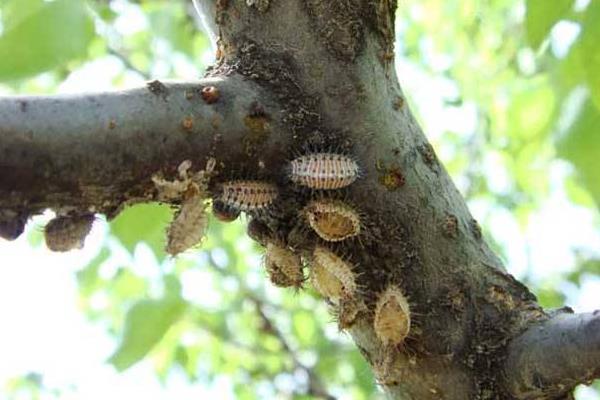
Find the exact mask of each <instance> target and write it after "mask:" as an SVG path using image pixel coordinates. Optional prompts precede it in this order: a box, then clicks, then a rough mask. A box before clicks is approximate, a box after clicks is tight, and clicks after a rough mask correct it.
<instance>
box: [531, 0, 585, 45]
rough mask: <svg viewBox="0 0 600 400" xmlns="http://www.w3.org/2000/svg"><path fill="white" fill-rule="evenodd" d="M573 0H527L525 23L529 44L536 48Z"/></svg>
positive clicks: (563, 15)
mask: <svg viewBox="0 0 600 400" xmlns="http://www.w3.org/2000/svg"><path fill="white" fill-rule="evenodd" d="M574 3H575V0H552V1H548V0H527V11H526V14H525V25H526V27H527V39H528V41H529V44H530V45H531V46H532V47H534V48H538V47H539V46H540V44H541V43H542V41H543V40H544V39H545V38H546V36H548V34H549V33H550V30H551V29H552V27H553V26H554V24H556V23H557V22H558V21H559V20H560V19H561V18H564V17H565V16H566V14H567V13H568V12H569V11H570V10H571V8H572V7H573V4H574Z"/></svg>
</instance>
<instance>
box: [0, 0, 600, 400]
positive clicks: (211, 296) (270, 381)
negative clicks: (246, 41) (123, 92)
mask: <svg viewBox="0 0 600 400" xmlns="http://www.w3.org/2000/svg"><path fill="white" fill-rule="evenodd" d="M400 3H401V6H400V8H399V10H398V12H397V44H396V48H397V57H396V68H397V72H398V76H399V79H400V81H401V83H402V85H403V87H404V90H405V92H406V93H407V96H408V101H409V104H410V106H411V108H412V109H413V111H414V112H415V113H416V114H417V116H418V119H419V121H420V123H421V124H422V126H423V129H424V131H425V132H426V134H427V136H428V137H429V139H430V140H431V142H432V144H433V145H434V147H435V149H436V151H437V152H438V155H439V157H440V159H441V160H442V161H443V162H444V164H445V165H446V167H447V169H448V170H449V172H450V174H451V175H452V177H453V178H454V180H455V182H456V184H457V186H458V187H459V189H460V191H461V192H462V193H463V194H464V196H465V197H466V199H467V200H468V203H469V206H470V208H471V210H472V212H473V214H474V216H475V217H476V218H477V219H478V220H479V221H480V223H481V225H482V226H483V228H484V232H485V236H486V238H487V239H488V240H489V241H490V242H491V243H492V245H493V247H494V248H495V250H496V251H497V252H498V253H499V254H500V255H501V257H502V258H503V260H504V261H505V262H506V265H507V268H508V269H509V271H510V272H511V273H512V274H514V275H515V276H516V277H517V278H519V279H521V280H523V281H524V282H526V283H527V284H528V285H530V287H531V288H532V290H533V291H534V292H535V294H536V295H537V296H538V298H539V300H540V302H541V303H542V304H543V305H544V306H545V307H562V306H565V305H567V306H571V307H573V308H574V309H575V310H576V311H591V310H594V309H596V308H598V307H599V306H600V218H599V217H600V214H599V213H598V207H599V205H600V168H599V167H598V165H597V164H598V162H599V161H600V1H598V0H591V1H590V0H588V1H580V0H552V1H548V0H526V1H525V0H485V1H481V0H401V1H400ZM290 29H293V27H290ZM211 46H212V45H211V42H210V40H209V38H208V37H207V35H206V34H204V33H203V32H202V29H201V23H200V20H199V18H198V17H197V15H196V14H195V11H194V8H193V6H192V4H191V1H189V0H163V1H159V0H139V1H134V0H54V1H46V0H0V94H3V95H9V94H15V93H28V94H53V93H75V92H84V91H91V90H93V91H98V90H109V89H114V88H126V87H132V86H137V85H142V84H144V82H145V81H146V80H148V79H151V78H160V79H166V78H177V79H194V78H198V77H200V76H202V74H203V70H204V68H206V66H207V65H209V64H210V62H211V61H212V60H213V54H214V50H213V49H212V48H211ZM0 123H1V121H0ZM171 214H172V211H171V210H170V209H169V208H168V207H166V206H161V205H154V204H150V205H139V206H135V207H131V208H129V209H127V210H126V211H125V212H123V213H122V214H121V215H119V216H118V217H117V218H116V219H115V220H113V221H111V222H107V221H106V220H105V219H104V218H103V217H101V216H99V217H98V219H97V221H96V222H95V224H94V228H93V231H92V234H91V235H90V236H89V237H88V239H87V241H86V245H85V248H84V249H82V250H76V251H72V252H70V253H66V254H54V253H50V252H49V251H48V250H47V249H46V248H45V244H44V241H43V227H44V224H45V223H46V222H47V221H49V220H50V219H51V218H52V215H53V214H52V212H51V211H48V212H47V213H45V214H44V215H42V216H38V217H35V218H34V219H33V220H31V221H30V223H29V224H28V226H27V230H26V233H25V235H23V236H22V237H21V238H20V239H18V240H16V241H15V242H10V243H9V242H5V241H0V398H6V399H59V398H60V399H86V400H88V399H103V400H104V399H107V398H111V399H125V398H144V399H146V400H154V399H192V398H193V399H198V398H215V399H217V398H218V399H292V398H293V399H312V398H316V397H315V396H316V395H318V393H329V394H331V395H333V396H336V397H338V398H340V399H379V398H382V395H381V393H380V391H379V389H378V388H377V386H376V385H375V384H374V383H373V376H372V374H371V372H370V370H369V368H368V366H367V364H366V363H365V362H364V361H363V360H362V358H361V356H360V355H359V354H358V352H357V351H356V349H355V348H354V347H353V346H352V343H351V341H350V339H349V338H348V336H347V335H346V334H344V333H342V332H338V330H337V327H336V324H335V323H333V322H332V320H333V318H332V317H331V316H330V314H329V313H328V310H327V307H326V305H325V304H324V303H323V301H322V300H321V299H319V298H318V296H316V295H315V294H314V292H313V291H311V290H310V289H309V290H304V291H301V292H294V291H290V290H282V289H278V288H275V287H273V286H272V285H271V284H269V283H268V281H267V279H266V277H265V272H264V270H263V268H262V267H261V257H262V254H261V249H260V248H259V247H258V246H257V245H256V244H254V243H253V242H252V241H251V240H250V239H249V238H248V237H247V236H246V235H245V224H246V222H247V221H246V220H244V218H242V219H241V220H239V221H237V222H235V223H231V224H222V223H219V222H217V221H214V220H213V221H211V223H210V230H209V234H208V237H207V238H206V239H205V241H204V242H203V243H202V244H201V245H199V246H198V248H197V249H195V250H191V251H188V252H186V253H185V254H183V255H182V256H180V257H178V258H176V259H173V258H170V257H167V256H166V254H165V252H164V250H163V247H164V230H165V226H166V224H167V223H168V222H169V220H170V218H171ZM594 387H595V388H596V389H594ZM599 389H600V385H598V384H597V383H596V384H595V385H593V386H590V387H584V386H582V387H580V388H578V390H577V396H576V397H577V399H579V400H584V399H585V400H591V399H600V395H599V392H598V390H599Z"/></svg>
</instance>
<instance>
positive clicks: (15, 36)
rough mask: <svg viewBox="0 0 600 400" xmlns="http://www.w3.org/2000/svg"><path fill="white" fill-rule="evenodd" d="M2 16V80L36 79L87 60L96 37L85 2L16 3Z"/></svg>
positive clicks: (30, 1)
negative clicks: (86, 57)
mask: <svg viewBox="0 0 600 400" xmlns="http://www.w3.org/2000/svg"><path fill="white" fill-rule="evenodd" d="M17 3H18V6H17ZM23 3H27V4H23ZM6 13H8V14H7V15H4V14H6ZM3 15H4V17H3V23H5V24H4V31H3V34H2V36H0V60H2V62H0V80H14V79H19V78H24V77H28V76H32V75H36V74H39V73H41V72H44V71H48V70H50V69H53V68H56V67H59V66H63V65H64V64H65V63H67V62H69V61H71V60H73V59H76V58H81V57H84V56H85V55H86V52H87V48H88V45H89V43H90V41H91V40H92V38H93V37H94V24H93V21H92V19H91V17H90V16H89V14H88V12H87V9H86V7H85V4H84V2H83V1H82V0H56V1H54V2H41V1H40V0H25V1H18V2H15V1H14V0H13V1H11V2H10V3H9V4H8V5H7V6H6V10H3Z"/></svg>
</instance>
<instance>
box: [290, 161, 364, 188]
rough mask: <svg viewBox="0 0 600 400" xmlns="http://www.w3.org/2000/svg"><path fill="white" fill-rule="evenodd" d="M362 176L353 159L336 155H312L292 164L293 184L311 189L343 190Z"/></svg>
mask: <svg viewBox="0 0 600 400" xmlns="http://www.w3.org/2000/svg"><path fill="white" fill-rule="evenodd" d="M359 174H360V170H359V167H358V164H357V163H356V161H355V160H353V159H352V158H351V157H349V156H346V155H343V154H336V153H312V154H306V155H303V156H300V157H298V158H296V159H294V160H292V161H291V162H290V172H289V177H290V179H291V180H292V182H294V183H296V184H298V185H301V186H306V187H309V188H311V189H319V190H333V189H341V188H343V187H346V186H348V185H350V184H351V183H353V182H354V181H355V180H356V179H357V178H358V177H359Z"/></svg>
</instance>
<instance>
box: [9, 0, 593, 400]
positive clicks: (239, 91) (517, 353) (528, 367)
mask: <svg viewBox="0 0 600 400" xmlns="http://www.w3.org/2000/svg"><path fill="white" fill-rule="evenodd" d="M198 5H199V8H200V9H203V12H205V13H207V15H208V16H209V17H208V18H207V21H209V22H210V21H213V20H214V21H215V22H216V24H212V23H209V24H208V25H210V26H211V27H212V29H214V30H215V31H218V37H219V40H218V42H217V45H218V50H217V55H218V57H217V58H218V60H217V63H216V65H215V66H213V67H212V68H211V69H210V70H209V72H208V77H207V78H206V79H204V80H201V81H199V82H188V83H179V84H171V83H161V82H153V83H151V84H149V86H148V87H147V88H142V89H137V90H132V91H126V92H121V93H106V94H87V95H82V96H76V97H72V96H70V97H67V96H57V97H36V98H31V97H13V98H4V99H0V155H1V157H2V158H1V159H0V233H2V234H3V236H5V237H15V236H17V235H18V233H19V231H20V230H22V225H23V223H24V221H25V220H26V219H27V217H29V216H30V215H33V214H35V213H38V212H40V211H42V210H43V209H44V208H46V207H51V208H54V209H56V210H58V211H59V212H61V213H63V214H74V213H75V214H77V213H89V212H100V213H105V214H107V215H109V217H112V216H114V215H116V213H118V211H119V210H120V209H121V208H122V207H123V206H124V205H126V204H131V203H133V202H139V201H152V200H156V199H157V196H158V194H157V192H156V190H155V186H154V184H153V182H152V179H151V178H152V175H154V174H156V173H157V172H160V173H162V174H163V175H164V176H172V175H173V174H174V173H175V171H176V169H177V167H178V166H179V165H180V163H181V162H182V161H183V160H186V159H189V160H191V161H192V163H193V165H195V166H200V167H201V166H203V165H204V164H205V163H206V160H207V159H208V158H209V157H211V158H214V159H215V160H216V161H217V167H216V168H217V171H218V173H219V174H218V175H217V177H216V178H214V179H213V181H212V182H211V185H210V187H211V190H216V189H215V188H217V187H218V184H219V183H220V182H222V181H223V180H225V179H226V177H230V176H234V175H242V176H251V177H253V178H257V179H261V180H268V181H271V182H273V183H276V184H277V186H278V188H279V197H278V201H277V203H276V204H275V207H274V209H273V210H272V211H271V212H268V213H263V214H261V215H259V216H258V217H257V218H256V223H257V224H260V226H262V227H263V228H264V230H266V231H267V232H268V234H267V236H269V237H271V238H275V237H276V238H278V240H280V241H283V242H284V243H285V245H286V246H287V247H289V248H291V249H293V250H294V251H296V252H297V253H300V254H302V255H303V256H305V257H306V258H308V259H310V258H311V257H310V254H311V252H312V251H313V249H314V247H315V245H317V244H319V243H320V245H324V242H323V241H321V240H319V239H318V238H317V236H315V235H313V234H312V233H310V232H308V230H307V229H306V228H305V221H304V219H303V218H302V216H301V213H300V212H299V211H300V210H302V208H303V207H304V206H305V205H306V204H307V202H308V201H309V199H311V198H316V197H319V196H323V195H322V194H321V193H320V192H316V191H307V190H301V189H299V188H298V186H297V185H294V184H293V183H292V182H290V181H289V179H288V177H287V176H285V175H284V174H282V171H284V170H285V168H286V166H287V163H288V162H289V160H290V159H291V158H293V157H294V156H296V155H298V154H307V153H319V152H336V153H342V154H346V155H349V156H351V157H352V158H353V159H354V160H356V161H357V163H358V164H359V166H360V168H361V172H362V176H361V177H360V178H359V179H358V180H357V181H356V182H355V183H353V184H352V185H350V186H348V188H347V189H342V190H338V191H330V192H333V194H330V195H329V197H335V198H339V199H342V200H343V201H344V202H347V203H349V204H352V205H353V206H354V207H356V208H357V209H358V210H360V213H359V215H360V218H361V221H360V224H361V234H360V235H359V236H358V238H356V239H348V240H345V241H341V242H339V243H338V244H336V245H334V246H331V245H329V244H327V243H325V245H326V246H327V247H328V248H330V249H331V250H333V251H334V252H335V253H336V254H338V255H342V256H343V258H344V260H347V262H348V263H350V264H351V265H352V266H353V267H352V272H353V277H352V278H353V279H355V280H356V282H355V283H356V286H357V287H358V288H359V289H358V290H357V293H358V294H357V297H358V300H359V302H360V303H363V304H364V306H365V307H364V308H360V309H359V310H358V313H357V315H356V317H355V318H352V320H351V321H349V322H345V323H344V327H345V328H347V329H348V331H349V332H350V333H351V335H352V337H353V338H354V341H355V343H356V345H357V346H358V348H359V349H360V351H361V353H362V354H363V356H364V357H365V358H366V360H367V361H368V362H369V363H370V364H371V365H372V367H373V369H374V373H375V376H376V377H377V378H378V381H379V383H380V384H381V385H382V387H383V388H384V390H385V391H386V392H387V393H389V395H390V397H391V398H395V399H418V400H427V399H456V400H464V399H512V398H516V399H538V398H547V399H562V398H569V397H570V396H571V394H570V393H571V392H572V389H573V388H574V386H575V385H577V384H579V383H582V382H587V381H589V380H590V379H593V378H596V377H598V376H599V375H600V329H598V328H599V327H600V313H598V312H596V313H593V314H581V315H580V314H573V313H572V311H569V310H561V311H559V312H556V313H549V312H546V311H544V310H542V309H541V308H540V307H539V306H538V305H537V303H536V299H535V296H533V295H532V294H531V293H530V292H529V290H528V289H527V288H526V287H525V286H524V285H522V284H521V283H519V282H518V281H516V280H515V279H514V278H513V277H512V276H511V275H510V274H508V273H507V272H506V271H505V268H504V266H503V265H502V263H501V262H500V260H499V259H498V257H497V256H496V255H495V254H494V253H493V252H492V251H491V250H490V249H489V247H488V245H487V244H486V243H485V241H484V239H483V238H482V235H481V230H480V228H479V226H478V224H477V221H475V220H474V219H473V217H472V216H471V215H470V213H469V211H468V209H467V207H466V205H465V202H464V200H463V198H462V196H461V195H460V194H459V192H458V191H457V189H456V188H455V186H454V185H453V183H452V181H451V180H450V178H449V176H448V174H447V172H446V171H445V169H444V167H443V166H442V165H441V164H440V163H439V161H438V159H437V158H436V156H435V153H434V151H433V149H432V147H431V145H430V144H429V143H428V142H427V139H426V138H425V136H424V135H423V133H422V132H421V129H420V128H419V126H418V124H417V123H416V121H415V119H414V117H413V116H412V114H411V112H410V110H409V108H408V105H407V104H406V102H405V101H404V96H403V93H402V91H401V88H400V86H399V84H398V80H397V77H396V73H395V69H394V63H393V42H394V39H395V34H394V12H395V9H396V2H395V1H394V0H335V1H332V0H216V1H215V0H212V1H204V2H203V3H202V4H198ZM205 88H211V89H205ZM214 88H216V89H214ZM203 89H204V91H203ZM209 92H210V93H212V95H213V96H214V97H210V96H208V95H207V93H209ZM267 241H268V239H267ZM390 287H398V288H399V289H400V291H401V292H402V293H403V295H404V296H406V298H408V303H409V309H410V314H409V316H410V319H411V324H410V331H409V333H408V337H406V338H405V340H404V341H403V342H402V343H400V344H397V345H396V344H394V343H391V344H390V343H386V344H384V343H383V342H382V340H381V334H379V336H378V334H377V332H375V330H374V328H373V326H374V319H375V311H376V308H377V307H378V304H377V303H378V299H379V298H380V297H381V295H382V293H383V292H384V291H385V290H386V289H388V288H390ZM343 306H344V304H343V302H342V304H341V305H338V306H337V307H343ZM338 311H339V310H338ZM340 312H341V313H342V314H343V310H342V311H340Z"/></svg>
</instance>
